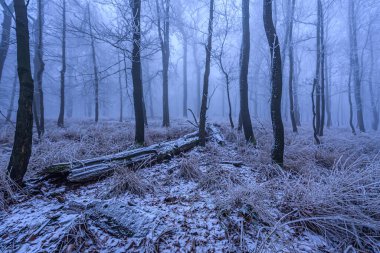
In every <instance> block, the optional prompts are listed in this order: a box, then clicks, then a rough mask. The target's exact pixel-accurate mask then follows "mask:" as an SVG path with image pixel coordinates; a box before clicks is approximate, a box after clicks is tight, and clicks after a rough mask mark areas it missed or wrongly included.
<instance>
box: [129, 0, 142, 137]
mask: <svg viewBox="0 0 380 253" xmlns="http://www.w3.org/2000/svg"><path fill="white" fill-rule="evenodd" d="M140 15H141V0H133V6H132V18H133V50H132V80H133V101H134V108H135V121H136V129H135V132H136V134H135V142H136V143H138V144H141V145H142V144H144V130H145V129H144V127H145V126H144V105H143V94H144V93H143V85H142V80H141V56H140V53H141V52H140V45H141V30H140Z"/></svg>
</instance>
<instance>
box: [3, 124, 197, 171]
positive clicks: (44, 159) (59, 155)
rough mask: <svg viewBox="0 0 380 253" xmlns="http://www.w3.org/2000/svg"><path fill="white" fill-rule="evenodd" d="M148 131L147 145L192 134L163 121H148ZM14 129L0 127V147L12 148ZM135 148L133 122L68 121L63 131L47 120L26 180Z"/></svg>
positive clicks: (5, 159) (35, 144)
mask: <svg viewBox="0 0 380 253" xmlns="http://www.w3.org/2000/svg"><path fill="white" fill-rule="evenodd" d="M149 123H150V124H149V126H148V127H147V128H146V137H145V138H146V145H150V144H152V143H157V142H160V141H165V140H170V139H175V138H178V137H180V136H182V135H185V134H186V133H189V132H191V131H193V129H192V127H191V126H190V125H189V124H186V123H184V122H182V121H178V122H177V121H173V122H172V125H173V126H172V127H170V128H163V127H161V122H159V121H152V122H149ZM13 134H14V128H13V127H12V126H11V125H9V124H7V125H2V126H1V128H0V145H4V146H8V148H11V145H12V142H13ZM133 147H134V124H133V123H131V122H123V123H120V122H115V121H104V122H99V123H97V124H96V123H94V122H92V121H68V122H66V126H65V127H64V128H59V127H57V126H56V123H55V122H54V121H47V123H46V133H45V135H44V136H43V138H42V140H38V138H37V134H34V141H33V152H32V157H31V159H30V165H29V171H28V174H27V177H33V176H34V175H35V174H36V172H38V171H39V170H41V169H43V168H45V167H47V166H49V165H51V164H54V163H59V162H70V161H75V160H81V159H86V158H92V157H96V156H101V155H108V154H113V153H116V152H120V151H124V150H127V149H131V148H133ZM2 158H3V159H0V168H1V167H3V168H4V167H5V166H6V163H7V162H8V156H6V155H4V156H2Z"/></svg>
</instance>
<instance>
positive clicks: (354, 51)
mask: <svg viewBox="0 0 380 253" xmlns="http://www.w3.org/2000/svg"><path fill="white" fill-rule="evenodd" d="M348 9H349V19H350V20H349V23H350V47H351V61H352V67H353V77H354V94H355V102H356V117H357V121H358V126H359V130H360V132H365V127H364V120H363V105H362V98H361V81H360V69H359V68H360V66H359V56H358V42H357V25H356V14H355V0H349V8H348Z"/></svg>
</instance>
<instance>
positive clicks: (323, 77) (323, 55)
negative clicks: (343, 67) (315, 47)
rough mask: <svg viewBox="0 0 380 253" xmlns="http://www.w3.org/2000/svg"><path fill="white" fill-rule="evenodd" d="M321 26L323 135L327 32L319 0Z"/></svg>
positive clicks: (323, 123) (321, 132) (322, 125)
mask: <svg viewBox="0 0 380 253" xmlns="http://www.w3.org/2000/svg"><path fill="white" fill-rule="evenodd" d="M318 5H319V8H318V9H319V16H320V18H319V19H320V27H321V35H320V36H321V121H320V126H319V136H323V129H324V126H325V112H326V99H325V39H324V37H325V32H324V15H323V5H322V1H321V0H318Z"/></svg>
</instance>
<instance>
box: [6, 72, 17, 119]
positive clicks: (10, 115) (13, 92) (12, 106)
mask: <svg viewBox="0 0 380 253" xmlns="http://www.w3.org/2000/svg"><path fill="white" fill-rule="evenodd" d="M16 86H17V66H16V69H15V77H14V79H13V85H12V93H11V100H10V103H9V107H8V111H7V118H6V120H7V121H8V122H9V121H10V120H11V118H12V113H13V108H14V103H15V97H16Z"/></svg>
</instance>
